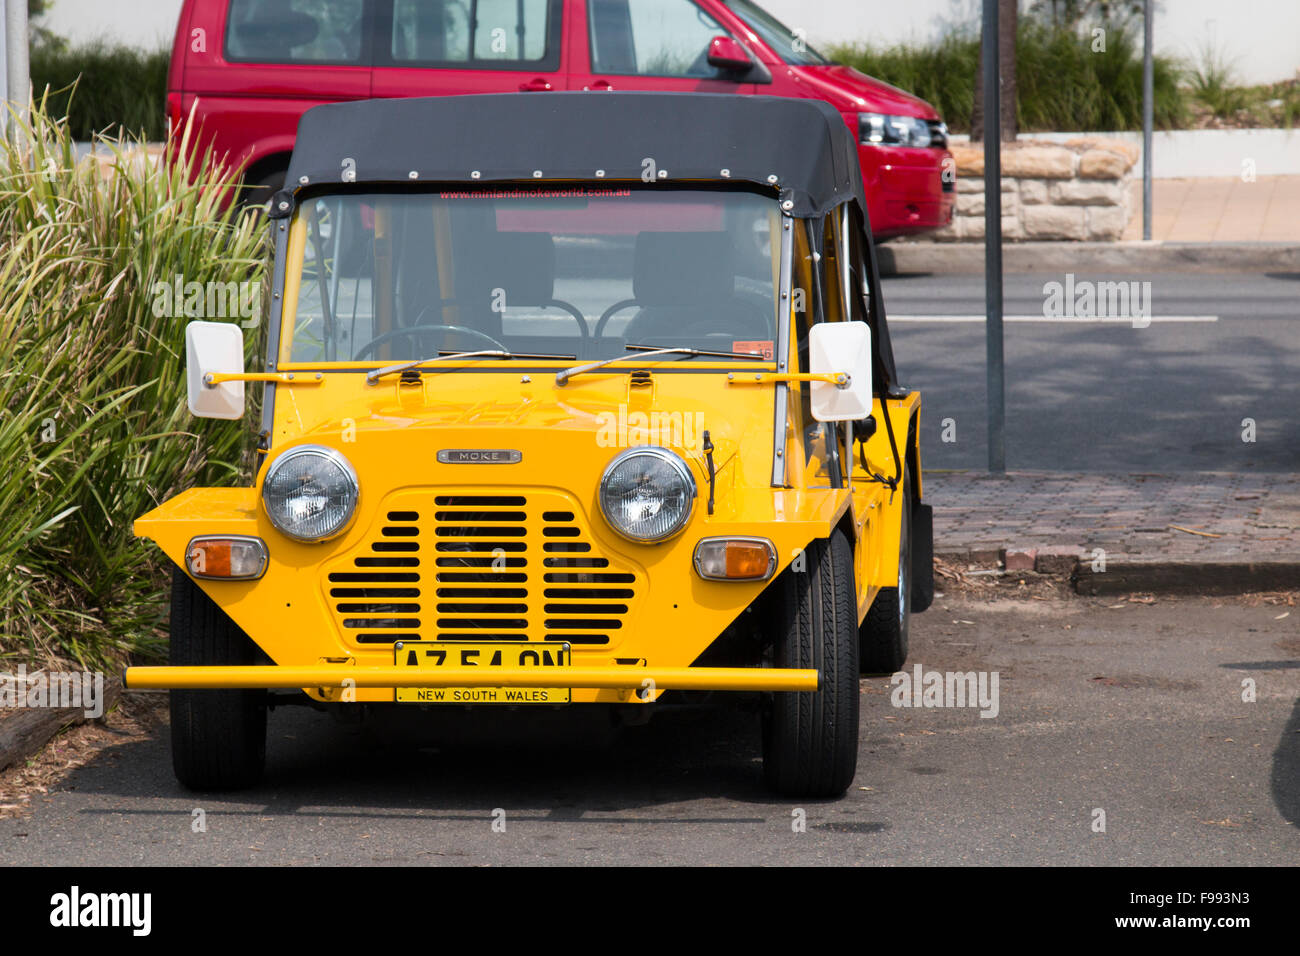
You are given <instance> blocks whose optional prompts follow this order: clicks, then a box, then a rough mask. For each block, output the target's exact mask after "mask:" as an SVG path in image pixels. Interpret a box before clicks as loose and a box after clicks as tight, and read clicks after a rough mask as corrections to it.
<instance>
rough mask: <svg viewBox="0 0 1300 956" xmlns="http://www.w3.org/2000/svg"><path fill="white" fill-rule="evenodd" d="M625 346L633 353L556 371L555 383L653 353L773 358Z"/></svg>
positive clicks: (706, 351)
mask: <svg viewBox="0 0 1300 956" xmlns="http://www.w3.org/2000/svg"><path fill="white" fill-rule="evenodd" d="M625 348H627V349H628V350H629V351H631V352H632V354H631V355H615V356H614V357H613V358H607V359H601V360H600V361H599V362H590V363H588V364H587V365H575V366H574V367H573V368H566V369H563V370H561V371H559V372H556V373H555V384H556V385H563V384H564V383H565V382H567V381H568V380H569V379H571V378H573V376H575V375H581V374H582V373H583V372H591V371H594V370H595V369H598V368H604V367H605V366H606V365H612V364H613V363H615V362H622V361H624V360H626V359H630V358H650V357H651V356H652V355H709V356H713V357H715V358H738V359H758V360H759V361H760V362H770V361H771V359H768V358H764V357H763V355H762V353H761V352H712V351H710V350H708V349H689V348H674V349H661V348H656V347H655V346H653V345H628V346H625Z"/></svg>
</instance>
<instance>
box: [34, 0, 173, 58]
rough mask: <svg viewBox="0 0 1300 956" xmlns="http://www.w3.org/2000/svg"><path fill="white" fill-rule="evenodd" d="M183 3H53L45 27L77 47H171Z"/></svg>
mask: <svg viewBox="0 0 1300 956" xmlns="http://www.w3.org/2000/svg"><path fill="white" fill-rule="evenodd" d="M180 15H181V0H52V2H51V4H50V12H49V14H48V15H47V16H46V17H45V18H44V20H43V21H42V23H43V25H44V26H45V27H46V28H47V29H49V30H51V31H53V32H54V33H56V34H58V35H59V36H61V37H67V38H68V39H69V40H71V41H72V42H73V43H74V44H79V43H89V42H92V41H94V40H104V41H105V42H106V43H125V44H127V45H129V46H138V47H145V48H147V49H154V48H158V47H164V48H167V49H170V48H171V45H172V38H173V37H174V36H175V35H176V21H177V20H178V19H179V18H180Z"/></svg>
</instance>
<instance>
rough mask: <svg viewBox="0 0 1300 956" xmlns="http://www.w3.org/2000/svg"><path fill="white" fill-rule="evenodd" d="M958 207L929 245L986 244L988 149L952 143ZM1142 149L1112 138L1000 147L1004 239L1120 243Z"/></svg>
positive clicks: (1023, 142)
mask: <svg viewBox="0 0 1300 956" xmlns="http://www.w3.org/2000/svg"><path fill="white" fill-rule="evenodd" d="M950 148H951V150H952V154H953V158H954V159H955V160H956V163H957V207H956V209H955V211H954V212H953V219H952V224H951V225H949V226H947V227H946V228H944V229H942V230H940V231H938V232H935V233H930V234H929V235H926V236H924V237H921V238H924V239H926V240H936V239H937V240H944V241H953V240H977V239H983V238H984V149H983V147H982V146H978V145H977V146H970V145H965V144H954V145H953V146H951V147H950ZM1137 158H1138V157H1137V151H1136V150H1135V149H1134V148H1133V147H1132V146H1130V145H1129V144H1127V143H1124V142H1120V141H1119V140H1107V139H1090V138H1088V139H1073V140H1070V141H1069V142H1067V143H1061V144H1058V143H1048V142H1035V141H1034V140H1020V141H1018V142H1015V143H1003V144H1002V238H1003V239H1011V240H1029V241H1034V240H1049V239H1051V240H1061V239H1087V240H1102V241H1104V240H1115V239H1119V238H1120V237H1121V236H1122V235H1123V234H1124V228H1125V226H1127V225H1128V221H1129V217H1130V216H1132V215H1134V213H1135V210H1134V209H1132V208H1131V206H1132V203H1131V201H1130V193H1131V189H1130V185H1129V184H1130V180H1131V178H1132V176H1133V168H1134V164H1135V163H1136V162H1137Z"/></svg>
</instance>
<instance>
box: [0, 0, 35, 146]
mask: <svg viewBox="0 0 1300 956" xmlns="http://www.w3.org/2000/svg"><path fill="white" fill-rule="evenodd" d="M31 86H32V81H31V71H30V69H29V64H28V61H27V0H5V95H6V97H7V99H8V101H9V102H11V103H13V104H14V109H15V110H16V111H17V113H18V115H19V116H20V117H26V115H27V103H28V101H29V100H30V99H31ZM8 122H9V117H8V113H7V112H6V115H5V125H8Z"/></svg>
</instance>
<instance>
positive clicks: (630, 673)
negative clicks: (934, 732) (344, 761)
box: [122, 664, 818, 691]
mask: <svg viewBox="0 0 1300 956" xmlns="http://www.w3.org/2000/svg"><path fill="white" fill-rule="evenodd" d="M646 681H650V682H651V684H649V685H647V684H646ZM817 681H818V676H817V671H815V670H793V669H778V668H769V667H565V668H540V667H495V668H486V667H439V668H415V667H350V666H341V665H329V664H319V665H315V666H307V667H276V666H269V667H268V666H265V665H256V666H249V667H128V668H127V669H126V672H125V673H124V674H123V675H122V684H123V686H124V687H125V688H126V689H127V690H194V689H205V690H211V689H227V690H237V689H258V688H267V689H270V688H304V687H322V688H324V687H598V688H615V689H619V688H622V689H639V688H642V687H646V686H653V687H654V688H655V689H657V690H762V691H777V690H785V691H815V690H817ZM345 682H347V683H345Z"/></svg>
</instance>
